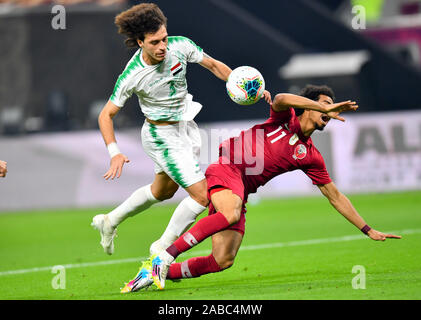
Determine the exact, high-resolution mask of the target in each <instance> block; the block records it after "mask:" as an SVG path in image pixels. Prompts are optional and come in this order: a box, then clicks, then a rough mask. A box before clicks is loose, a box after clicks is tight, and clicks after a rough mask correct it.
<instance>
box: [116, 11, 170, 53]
mask: <svg viewBox="0 0 421 320" xmlns="http://www.w3.org/2000/svg"><path fill="white" fill-rule="evenodd" d="M114 23H115V24H116V26H117V27H118V33H120V34H123V35H125V36H127V39H126V40H125V44H126V46H127V47H129V48H136V47H138V46H139V45H138V43H137V40H141V41H143V40H144V39H145V34H146V33H155V32H157V31H158V30H159V28H161V26H162V25H164V26H165V27H167V17H165V15H164V13H163V12H162V11H161V9H159V7H158V6H157V5H156V4H155V3H141V4H138V5H135V6H133V7H131V8H130V9H128V10H126V11H123V12H121V13H120V14H118V15H117V16H116V17H115V21H114Z"/></svg>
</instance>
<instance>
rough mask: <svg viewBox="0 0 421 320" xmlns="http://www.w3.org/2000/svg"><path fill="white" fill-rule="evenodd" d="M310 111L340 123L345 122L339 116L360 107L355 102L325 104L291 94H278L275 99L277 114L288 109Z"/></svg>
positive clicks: (273, 106) (274, 108) (274, 106)
mask: <svg viewBox="0 0 421 320" xmlns="http://www.w3.org/2000/svg"><path fill="white" fill-rule="evenodd" d="M290 107H292V108H298V109H308V110H315V111H319V112H323V113H326V114H327V115H328V116H329V117H331V118H333V119H337V120H340V121H345V119H344V118H342V117H341V116H339V114H340V113H341V112H346V111H355V110H357V109H358V105H357V104H356V102H355V101H351V100H348V101H343V102H338V103H333V104H324V103H321V102H318V101H314V100H311V99H308V98H306V97H302V96H298V95H295V94H291V93H278V94H277V95H276V96H275V98H274V99H273V103H272V109H273V110H274V111H276V112H281V111H284V110H287V109H288V108H290Z"/></svg>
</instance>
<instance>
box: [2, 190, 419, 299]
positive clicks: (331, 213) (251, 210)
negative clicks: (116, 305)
mask: <svg viewBox="0 0 421 320" xmlns="http://www.w3.org/2000/svg"><path fill="white" fill-rule="evenodd" d="M350 199H351V201H352V202H353V204H354V206H355V207H356V208H357V210H358V211H359V212H360V214H361V215H362V216H363V217H364V218H365V220H366V221H367V222H368V224H370V225H371V226H372V227H374V228H375V229H377V230H380V231H394V230H409V231H406V233H405V232H404V233H403V234H402V235H403V239H401V240H387V241H385V242H375V241H372V240H370V239H367V238H364V237H362V238H361V239H353V240H350V241H345V240H346V239H344V238H341V237H343V236H346V235H352V236H358V235H360V234H361V233H360V232H359V231H358V230H356V229H355V227H354V226H352V225H351V224H350V223H348V222H347V221H346V220H345V219H344V218H343V217H342V216H341V215H340V214H338V213H337V212H336V211H335V210H334V209H333V208H332V207H331V206H330V205H329V203H328V202H327V201H326V199H324V198H322V197H306V198H301V197H300V198H291V199H278V200H264V201H261V202H260V203H258V204H255V205H248V213H247V223H246V233H245V237H244V239H243V244H242V249H240V251H239V253H238V256H237V258H236V261H235V263H234V266H232V267H231V268H230V269H227V270H225V271H223V272H220V273H216V274H210V275H204V276H202V277H200V278H196V279H185V280H182V281H181V282H178V283H174V282H171V281H168V282H167V285H166V288H165V290H164V291H157V290H147V291H141V292H138V293H133V294H124V295H123V294H120V293H119V288H120V287H122V286H123V284H124V282H125V281H126V282H127V281H129V280H130V279H131V278H132V277H133V276H134V275H135V273H136V271H137V269H138V266H139V262H137V261H136V259H131V258H136V257H145V256H147V254H148V251H149V245H150V243H151V242H152V241H154V240H155V239H157V238H158V237H159V236H160V235H161V233H162V232H163V230H164V228H165V226H166V224H167V223H168V221H169V219H170V216H171V213H172V211H173V209H174V208H175V206H174V205H167V206H165V205H162V206H156V207H153V208H151V209H149V211H150V212H148V213H145V214H141V215H138V216H136V217H134V218H130V219H129V220H127V221H125V222H124V223H123V224H122V225H121V226H120V227H119V229H118V234H119V237H117V238H116V242H115V244H116V252H115V254H114V255H113V256H107V255H106V254H104V253H103V251H102V248H101V247H100V245H99V234H98V232H97V231H94V230H93V229H92V228H91V227H90V222H91V220H92V217H93V216H94V215H95V214H97V213H99V212H106V211H108V209H109V208H108V209H106V208H105V209H104V208H102V209H86V210H80V209H77V210H76V209H74V210H60V211H45V212H43V211H38V212H19V213H3V214H0V257H1V260H0V299H2V300H9V299H14V300H21V299H28V300H29V299H38V300H39V299H42V300H43V299H56V300H57V299H58V300H64V299H79V300H91V299H92V300H99V299H100V300H103V299H125V300H208V299H222V300H237V299H246V300H248V299H253V300H254V299H257V300H259V299H264V300H278V299H312V300H318V299H358V300H360V299H363V300H367V299H394V300H400V299H420V298H421V257H420V252H421V192H405V193H393V194H370V195H353V196H350ZM203 215H204V214H203ZM411 230H412V232H411ZM335 238H337V239H336V240H335ZM314 239H316V241H312V242H309V243H305V242H300V241H303V240H314ZM317 239H328V240H320V241H317ZM297 241H298V242H297ZM194 252H196V253H199V255H205V254H206V255H207V254H209V252H210V240H209V239H208V240H205V241H204V242H203V243H201V244H199V245H198V246H196V247H195V248H194V249H192V250H191V252H189V253H188V254H184V255H181V256H180V257H179V259H178V261H182V260H185V259H186V258H189V257H191V256H193V255H194ZM98 262H101V263H102V262H104V264H100V263H98ZM108 262H110V264H105V263H108ZM91 263H92V264H91ZM55 265H64V266H65V267H66V268H65V272H66V273H65V276H66V282H65V286H66V288H65V289H53V287H52V281H53V278H54V277H55V276H56V274H53V273H52V272H51V269H50V268H45V269H41V270H34V269H33V268H43V267H49V266H55ZM356 265H361V266H363V267H364V268H365V271H366V289H358V290H356V289H353V288H352V280H353V278H354V277H355V276H358V275H359V273H352V268H353V267H354V266H356ZM16 270H26V271H23V272H22V273H16ZM6 271H13V272H12V273H8V274H6V273H5V272H6Z"/></svg>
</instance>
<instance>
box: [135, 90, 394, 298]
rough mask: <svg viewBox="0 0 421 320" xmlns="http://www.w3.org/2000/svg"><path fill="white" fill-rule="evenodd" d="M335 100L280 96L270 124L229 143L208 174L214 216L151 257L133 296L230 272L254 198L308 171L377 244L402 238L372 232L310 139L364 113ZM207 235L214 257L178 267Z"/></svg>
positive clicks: (323, 93) (319, 93)
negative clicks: (333, 122)
mask: <svg viewBox="0 0 421 320" xmlns="http://www.w3.org/2000/svg"><path fill="white" fill-rule="evenodd" d="M333 99H334V94H333V91H332V90H331V89H330V88H329V87H326V86H307V87H306V88H304V89H303V91H302V93H301V95H300V96H297V95H292V94H278V95H276V96H275V98H274V101H273V103H272V104H271V110H270V117H269V119H268V120H266V122H264V123H263V124H258V125H255V126H254V127H252V128H250V129H248V130H246V131H243V132H241V134H240V135H239V136H238V137H235V138H230V139H228V140H226V141H224V142H223V143H222V144H221V145H220V149H219V152H220V154H219V159H218V161H217V162H215V163H213V164H211V165H210V166H209V167H208V169H207V170H206V174H205V175H206V180H207V183H208V197H209V198H210V201H211V202H210V204H209V215H208V216H207V217H204V218H202V219H200V220H199V221H198V222H197V223H196V224H195V225H194V226H193V227H192V228H191V229H189V230H188V231H187V232H185V233H184V234H183V235H182V236H181V237H180V238H178V239H177V240H176V241H175V242H174V243H173V244H172V245H171V246H170V247H168V248H167V249H166V251H163V252H162V253H160V254H159V255H158V256H156V257H153V258H152V259H153V260H152V268H151V269H150V272H145V273H143V274H142V272H141V273H140V275H141V276H140V277H139V279H138V280H137V281H138V282H139V283H138V285H134V286H133V290H132V291H137V290H139V289H142V288H144V287H147V286H149V285H150V284H151V283H152V281H153V282H155V284H156V285H157V287H158V288H159V289H163V288H164V286H165V279H166V278H168V279H180V278H194V277H199V276H201V275H203V274H207V273H212V272H218V271H222V270H224V269H227V268H229V267H230V266H232V264H233V263H234V259H235V257H236V255H237V252H238V250H239V248H240V245H241V241H242V239H243V235H244V230H245V220H246V219H245V213H246V208H245V203H246V202H247V196H248V194H250V193H254V192H256V191H257V188H258V187H260V186H262V185H264V184H266V183H267V182H268V181H269V180H271V179H272V178H274V177H275V176H278V175H280V174H282V173H285V172H288V171H293V170H296V169H300V170H302V171H303V172H304V173H305V174H306V175H307V176H308V177H309V178H310V179H311V180H312V182H313V184H315V185H317V186H318V187H319V189H320V191H321V192H322V194H323V195H324V196H325V197H326V198H327V199H328V200H329V202H330V203H331V205H332V206H333V207H334V208H335V209H336V210H337V211H338V212H339V213H340V214H342V215H343V216H344V217H345V218H346V219H347V220H348V221H349V222H351V223H352V224H353V225H355V226H356V227H357V228H358V229H360V230H361V231H362V232H363V233H365V234H366V235H367V236H369V237H370V238H371V239H373V240H381V241H384V240H385V239H386V238H397V239H399V238H401V237H400V236H396V235H391V234H384V233H382V232H379V231H376V230H374V229H372V228H370V227H369V226H368V225H367V224H366V222H365V221H364V220H363V218H362V217H361V216H360V215H359V214H358V212H357V211H356V210H355V208H354V207H353V205H352V204H351V202H350V201H349V199H348V198H347V197H346V196H345V195H344V194H342V193H341V192H339V190H338V189H337V188H336V186H335V184H334V183H333V182H332V180H331V179H330V177H329V174H328V172H327V170H326V166H325V162H324V160H323V157H322V155H321V154H320V152H319V151H318V150H317V149H316V147H315V146H314V144H313V142H312V140H311V137H310V136H311V134H312V133H313V132H314V131H315V130H323V129H324V127H325V126H326V125H327V123H328V122H329V120H330V118H334V119H337V120H341V121H345V119H344V118H342V117H341V116H340V113H341V112H345V111H355V110H356V109H357V108H358V106H357V105H356V103H355V102H351V101H345V102H340V103H334V102H333ZM294 108H298V109H304V112H303V114H302V115H300V116H296V114H295V110H294ZM251 160H253V161H251ZM209 236H212V253H211V254H210V255H209V256H204V257H195V258H191V259H188V260H186V261H184V262H181V263H173V261H174V260H175V258H176V257H177V256H178V255H180V254H181V253H183V252H185V251H187V250H189V249H190V248H192V247H193V246H195V245H196V244H198V243H199V242H201V241H203V240H204V239H206V238H207V237H209Z"/></svg>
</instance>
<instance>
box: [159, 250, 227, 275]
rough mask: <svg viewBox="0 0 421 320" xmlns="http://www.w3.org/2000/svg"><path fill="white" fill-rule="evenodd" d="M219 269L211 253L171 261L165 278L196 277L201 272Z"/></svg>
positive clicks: (217, 270)
mask: <svg viewBox="0 0 421 320" xmlns="http://www.w3.org/2000/svg"><path fill="white" fill-rule="evenodd" d="M221 270H222V269H221V268H220V267H219V265H218V264H217V263H216V261H215V258H214V257H213V255H212V254H211V255H209V256H206V257H196V258H191V259H189V260H186V261H183V262H181V263H172V264H171V266H170V269H169V270H168V275H167V278H168V279H180V278H196V277H200V276H201V275H203V274H207V273H212V272H219V271H221Z"/></svg>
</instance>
